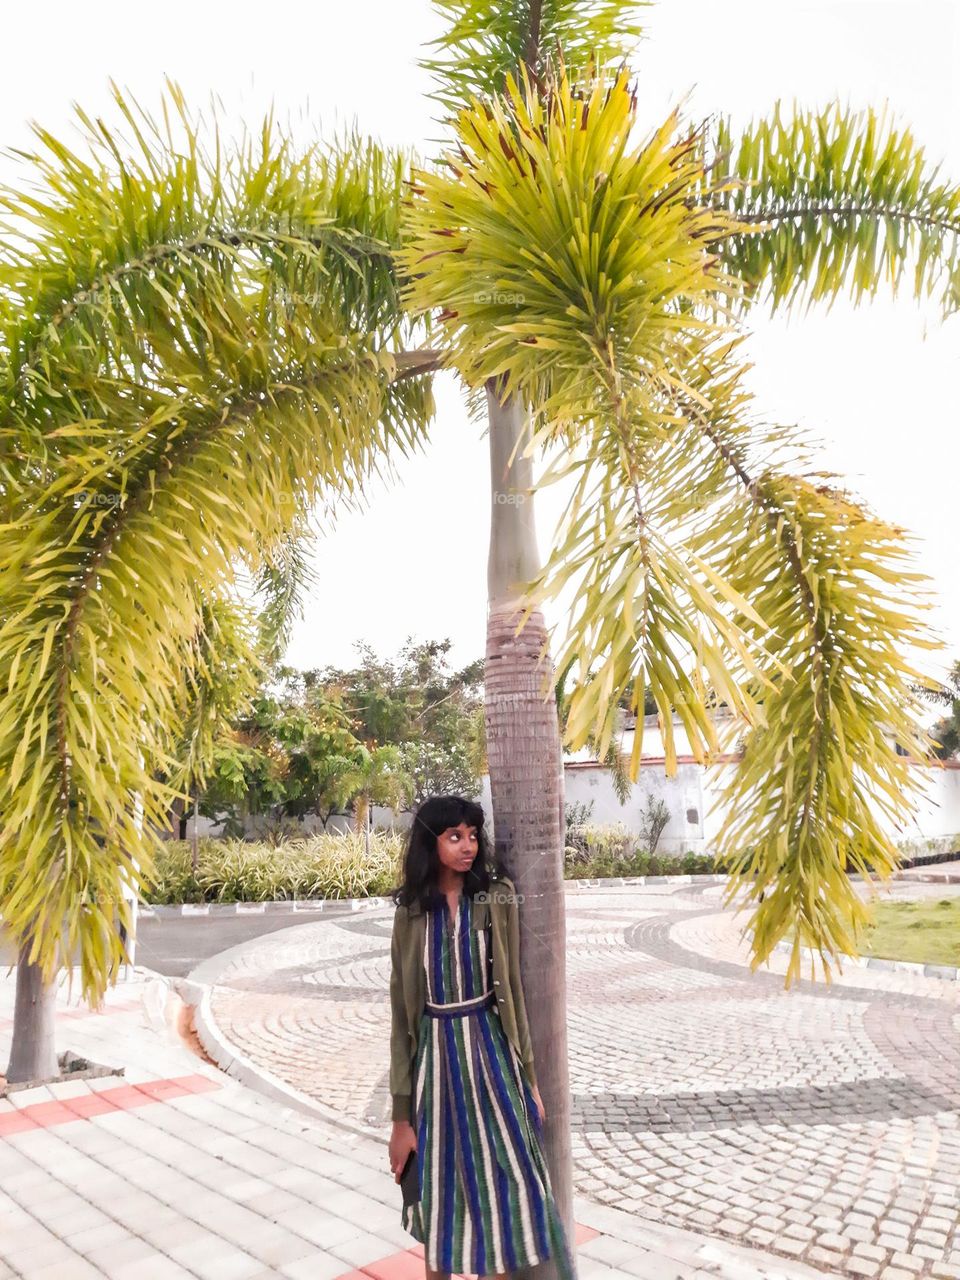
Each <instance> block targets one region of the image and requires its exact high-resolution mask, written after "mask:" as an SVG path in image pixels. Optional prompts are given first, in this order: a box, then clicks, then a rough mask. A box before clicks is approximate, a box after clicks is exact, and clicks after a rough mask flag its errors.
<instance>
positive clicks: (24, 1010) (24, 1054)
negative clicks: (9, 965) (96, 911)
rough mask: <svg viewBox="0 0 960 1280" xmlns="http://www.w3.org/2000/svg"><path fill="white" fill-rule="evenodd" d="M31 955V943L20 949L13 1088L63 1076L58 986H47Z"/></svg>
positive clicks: (9, 1069) (9, 1073) (12, 1052)
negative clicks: (57, 1033)
mask: <svg viewBox="0 0 960 1280" xmlns="http://www.w3.org/2000/svg"><path fill="white" fill-rule="evenodd" d="M29 954H30V942H29V939H28V940H27V941H26V942H25V943H24V944H23V946H22V947H21V948H20V954H19V957H18V961H17V990H16V996H15V1003H14V1009H13V1044H12V1046H11V1049H10V1064H9V1066H8V1067H7V1080H8V1081H9V1083H10V1084H23V1083H24V1082H25V1081H27V1080H53V1079H55V1078H56V1077H57V1076H58V1075H59V1074H60V1063H59V1062H58V1061H57V1048H56V1039H55V1035H54V1022H55V1018H54V1014H55V1010H56V997H57V988H56V984H55V983H50V984H45V983H44V981H43V976H42V973H41V970H40V966H39V965H37V964H31V963H30V961H29V960H28V959H27V956H28V955H29Z"/></svg>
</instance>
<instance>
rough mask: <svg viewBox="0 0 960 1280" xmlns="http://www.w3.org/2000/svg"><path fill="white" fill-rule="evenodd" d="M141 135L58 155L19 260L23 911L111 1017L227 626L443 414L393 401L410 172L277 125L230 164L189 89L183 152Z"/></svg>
mask: <svg viewBox="0 0 960 1280" xmlns="http://www.w3.org/2000/svg"><path fill="white" fill-rule="evenodd" d="M118 108H119V110H120V114H121V116H122V121H123V124H124V126H125V128H126V129H127V130H128V131H129V132H131V133H132V135H133V139H132V141H130V142H128V141H126V140H125V139H124V138H123V137H122V136H121V134H120V133H117V132H115V131H112V130H111V129H109V128H108V127H107V126H106V125H105V124H104V123H103V122H101V121H97V122H96V123H93V122H90V121H86V126H87V139H86V141H87V149H86V151H84V152H83V153H80V152H77V151H72V150H70V149H68V148H67V147H66V146H65V145H64V144H62V143H61V142H59V140H57V139H56V138H54V137H52V136H51V135H50V134H48V133H46V132H45V131H44V130H42V129H38V130H37V136H38V140H39V148H38V150H37V151H36V152H34V153H29V154H26V155H25V156H24V163H25V165H26V166H27V169H28V171H29V172H30V173H31V174H32V175H33V189H32V190H30V191H29V192H28V193H27V194H24V195H18V194H17V193H16V192H15V191H13V190H9V189H8V190H6V191H5V192H4V193H3V196H2V204H3V206H4V208H5V209H6V212H7V216H8V231H9V235H8V237H7V238H6V239H5V241H4V242H3V246H2V251H0V300H2V302H0V349H2V361H0V403H2V406H3V414H2V418H0V503H2V510H3V516H4V519H3V523H2V525H0V617H2V623H0V690H2V693H0V811H2V813H3V831H2V838H0V910H2V914H3V917H4V920H5V923H6V924H7V926H8V928H9V929H10V930H11V931H12V932H13V934H14V935H15V936H27V934H31V935H32V936H33V937H34V938H35V940H36V945H35V954H34V958H35V959H38V960H39V961H40V963H41V964H42V965H43V967H44V969H45V971H46V972H47V974H48V975H49V974H52V972H53V969H54V967H55V965H56V962H57V950H58V944H62V945H63V946H64V947H68V948H70V947H73V946H75V945H79V947H80V950H81V977H82V982H83V986H84V991H85V993H86V994H88V995H90V996H91V997H93V996H95V995H96V994H97V993H99V992H100V991H102V990H103V987H104V985H105V984H106V983H107V982H108V981H109V979H110V977H111V975H112V974H114V973H115V971H116V965H117V964H118V963H119V960H120V959H121V957H122V952H121V951H120V945H119V941H118V938H117V933H116V929H115V915H116V913H117V912H118V911H119V912H120V913H121V915H122V913H123V911H124V908H123V906H122V904H121V896H122V895H121V886H122V883H123V882H124V881H126V882H127V883H129V884H136V883H137V882H138V880H139V881H142V880H144V879H149V876H150V873H151V866H152V857H153V854H152V848H153V845H152V843H151V842H152V839H153V837H152V836H151V835H150V832H151V831H152V830H155V829H161V828H162V827H163V826H164V821H165V812H166V810H167V808H168V806H169V804H170V802H171V800H172V799H173V798H174V797H175V795H176V791H175V789H174V788H173V787H172V786H171V785H170V784H169V783H167V782H163V781H162V780H161V779H162V777H163V776H167V777H170V776H173V775H174V774H175V771H176V765H177V762H176V760H175V759H174V756H173V748H174V744H175V739H176V731H177V728H178V724H179V717H180V716H181V714H182V709H183V708H182V696H181V692H180V691H181V690H182V688H183V686H184V681H185V679H186V675H185V673H187V672H189V671H191V670H194V669H195V663H196V658H197V636H198V635H203V636H205V637H206V638H207V640H208V641H209V643H210V645H215V644H216V636H215V635H214V634H213V633H211V632H209V631H208V630H207V628H206V627H205V625H204V620H203V610H204V607H205V606H206V605H210V604H211V603H212V602H214V601H219V600H226V599H229V598H231V597H232V595H233V594H234V586H235V583H236V581H237V578H236V575H237V573H238V572H239V571H240V570H241V568H244V569H245V570H246V571H247V572H251V573H253V574H256V573H258V572H259V571H260V569H261V567H262V564H263V555H264V548H270V547H276V546H277V545H279V544H280V542H281V541H282V539H283V538H284V536H285V535H286V533H287V531H288V530H289V529H290V527H291V526H295V525H296V523H297V521H298V520H299V519H303V518H305V517H306V514H307V513H308V512H309V510H310V509H311V507H312V506H313V505H314V503H316V502H317V501H318V500H319V499H321V498H329V496H330V495H331V494H338V495H342V496H344V497H345V498H349V497H350V496H351V495H355V494H357V493H358V492H359V491H360V489H361V486H362V484H363V481H364V479H365V478H366V477H367V476H369V474H370V473H371V471H373V470H375V469H376V467H377V466H380V465H383V460H384V458H385V457H387V456H389V454H390V453H391V452H392V451H399V452H401V453H403V452H407V451H409V450H410V449H411V448H413V447H415V446H416V445H417V444H419V443H420V442H421V441H422V439H423V437H424V434H425V431H426V428H427V424H428V421H429V418H430V414H431V412H432V398H431V390H430V385H429V384H430V379H429V377H416V378H410V379H408V380H406V381H405V382H404V383H403V384H402V386H400V387H398V388H396V389H395V390H394V389H392V388H391V379H392V377H393V375H394V373H395V371H396V363H395V360H394V357H393V354H392V349H393V346H394V344H395V343H397V342H398V341H401V342H402V341H403V340H404V339H405V337H406V335H408V334H409V333H410V332H412V329H411V326H410V323H409V322H408V321H407V320H405V318H404V317H403V315H402V313H401V312H400V311H399V309H398V308H397V306H396V285H395V281H394V280H393V278H392V277H391V276H390V275H389V272H388V271H387V268H386V265H385V264H387V263H389V254H390V249H391V245H390V244H389V237H390V236H391V235H393V234H394V232H395V228H396V226H397V217H398V208H399V201H400V196H401V193H402V181H403V178H402V175H403V173H404V172H405V169H404V165H403V164H402V163H401V162H399V161H398V160H397V159H396V157H393V156H390V155H388V154H387V153H383V152H380V151H379V150H378V149H375V148H374V149H372V150H370V151H368V152H367V153H362V154H360V155H358V156H357V157H355V158H354V159H352V160H348V159H347V158H345V157H343V156H342V155H339V154H337V153H333V152H330V151H322V150H321V149H319V148H315V149H312V150H308V151H307V152H305V153H298V152H296V151H295V150H294V148H293V146H292V144H291V143H290V142H289V140H288V139H287V138H285V137H284V136H283V135H282V134H280V133H279V132H278V131H277V130H276V129H275V128H273V126H272V125H270V123H269V122H267V123H266V124H265V126H264V129H263V130H262V131H261V132H260V133H259V134H256V135H252V136H248V137H246V138H245V139H242V140H241V141H240V142H239V143H237V144H236V145H235V146H228V145H227V144H226V142H225V141H224V140H223V139H221V137H220V136H219V133H218V132H217V129H216V127H215V126H213V127H212V128H211V129H210V130H209V134H208V136H206V135H205V136H204V137H202V136H201V131H200V129H199V128H198V126H196V125H195V124H194V122H193V121H192V119H191V118H190V116H189V114H188V113H187V111H186V108H185V106H184V105H183V102H182V99H181V98H180V96H179V94H178V92H177V91H176V89H175V88H171V90H170V93H169V95H168V98H167V100H166V101H165V104H164V122H163V124H162V125H161V124H158V123H155V122H152V121H149V118H148V117H146V116H145V114H144V113H142V112H139V111H138V109H137V108H135V106H134V105H133V104H130V103H128V102H127V101H126V100H124V99H123V98H122V97H120V96H119V95H118ZM365 166H367V168H365ZM365 174H366V177H365V176H364V175H365ZM364 182H366V197H365V201H366V202H365V201H364V195H363V191H364ZM381 235H385V236H387V240H380V238H379V237H380V236H381Z"/></svg>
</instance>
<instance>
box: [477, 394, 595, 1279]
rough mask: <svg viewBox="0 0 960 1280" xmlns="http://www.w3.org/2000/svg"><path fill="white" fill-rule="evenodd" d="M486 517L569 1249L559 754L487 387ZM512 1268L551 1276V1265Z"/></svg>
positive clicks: (533, 564)
mask: <svg viewBox="0 0 960 1280" xmlns="http://www.w3.org/2000/svg"><path fill="white" fill-rule="evenodd" d="M486 390H487V411H488V420H489V427H490V464H491V490H492V493H491V497H492V505H491V516H490V558H489V563H488V596H489V613H488V621H487V653H486V664H485V673H484V679H485V718H486V731H487V756H488V761H489V772H490V790H491V796H492V801H493V813H494V824H495V838H496V850H497V854H498V856H499V857H500V859H501V860H502V861H503V862H504V863H505V865H506V866H507V868H508V869H509V870H510V872H511V874H512V876H513V878H514V880H515V882H516V886H517V892H518V894H520V895H522V897H521V899H520V949H521V963H520V967H521V978H522V981H523V989H524V993H525V996H526V1001H525V1002H526V1007H527V1013H528V1018H529V1022H530V1038H531V1040H532V1042H533V1052H534V1058H535V1060H536V1068H537V1082H538V1084H539V1086H540V1093H541V1096H542V1098H543V1104H544V1107H545V1108H546V1113H547V1119H546V1123H545V1125H544V1146H545V1152H546V1157H547V1165H548V1167H549V1170H550V1180H551V1183H552V1186H553V1193H554V1197H555V1199H556V1202H557V1208H558V1210H559V1213H560V1217H561V1219H562V1220H563V1222H564V1225H565V1227H566V1231H567V1239H568V1241H569V1242H570V1248H571V1252H573V1249H574V1238H575V1237H574V1221H573V1167H572V1161H571V1151H570V1077H569V1069H568V1063H567V1019H566V1004H567V1002H566V918H565V913H564V898H563V760H562V754H561V749H560V732H559V725H558V722H557V710H556V702H555V700H554V698H553V696H552V687H550V688H548V692H547V697H546V698H544V697H543V696H542V694H541V686H542V683H543V681H544V679H545V678H546V673H547V672H550V673H551V674H552V664H551V662H550V657H549V653H548V652H547V634H546V627H545V625H544V620H543V615H542V614H541V613H540V611H539V610H537V611H535V612H534V613H532V614H531V615H530V618H529V619H528V621H527V623H526V625H525V626H524V628H523V631H522V632H521V633H520V635H519V636H517V637H515V636H514V634H513V633H514V631H515V630H516V626H517V623H518V621H519V613H520V611H521V608H522V604H523V600H522V598H521V597H520V596H519V595H518V594H517V593H518V588H519V587H520V585H522V584H523V583H524V582H526V581H529V580H530V579H531V578H533V577H535V576H536V574H537V573H538V572H539V570H540V567H541V566H540V555H539V550H538V547H537V537H536V529H535V525H534V518H533V501H532V496H531V493H530V492H529V490H530V486H531V484H532V480H533V462H532V459H530V458H521V457H519V456H517V457H515V458H514V459H513V462H512V463H511V462H510V455H511V453H512V452H513V449H514V446H515V445H516V444H517V443H518V441H519V442H520V447H521V448H522V447H523V442H524V440H525V439H526V429H527V423H526V414H525V412H524V409H523V406H522V404H520V403H518V402H517V401H516V400H513V399H510V400H508V401H507V402H506V403H505V404H503V405H501V404H500V402H499V399H498V396H497V391H496V388H495V386H494V385H492V384H491V383H488V384H487V389H486ZM517 1274H518V1275H521V1276H523V1275H531V1274H535V1275H536V1276H537V1280H555V1277H556V1274H557V1272H556V1268H555V1266H554V1264H553V1262H552V1261H551V1262H549V1263H543V1264H541V1265H540V1266H539V1267H536V1268H534V1269H532V1270H531V1269H529V1268H528V1269H526V1270H525V1271H522V1272H518V1273H517Z"/></svg>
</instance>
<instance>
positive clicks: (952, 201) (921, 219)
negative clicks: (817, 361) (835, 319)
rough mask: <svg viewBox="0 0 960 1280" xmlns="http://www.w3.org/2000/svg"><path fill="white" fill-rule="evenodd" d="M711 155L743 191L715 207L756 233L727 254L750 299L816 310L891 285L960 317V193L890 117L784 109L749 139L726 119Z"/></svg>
mask: <svg viewBox="0 0 960 1280" xmlns="http://www.w3.org/2000/svg"><path fill="white" fill-rule="evenodd" d="M712 148H713V152H714V154H713V157H712V164H713V165H714V166H715V170H714V177H715V178H726V179H729V180H731V181H732V183H733V184H734V185H730V186H727V187H725V188H724V189H723V190H722V191H720V192H719V193H718V194H719V199H718V201H717V202H718V203H719V204H720V205H721V206H722V207H723V208H724V209H727V210H729V211H730V212H731V213H733V214H735V215H736V216H737V217H738V218H740V219H742V220H744V221H746V222H748V223H750V224H751V230H750V232H749V233H737V234H735V235H733V236H731V237H729V238H725V239H724V240H722V241H721V242H719V243H718V245H717V249H718V251H719V252H720V254H721V255H722V257H723V261H724V263H725V265H726V267H727V269H728V270H729V271H731V272H734V273H736V274H737V275H738V276H740V277H741V279H742V280H743V281H744V282H745V284H746V285H747V286H748V291H749V295H748V296H753V297H754V298H757V299H763V300H764V301H769V302H770V303H771V304H772V305H773V306H774V307H779V306H784V305H790V304H792V303H794V302H796V301H798V300H805V301H806V305H807V308H808V309H809V307H810V305H811V304H812V303H814V302H818V301H820V300H821V299H827V302H828V305H829V304H830V302H832V300H833V298H835V297H836V296H837V294H839V293H849V294H850V295H851V296H852V297H853V298H854V300H855V301H857V302H859V301H860V300H861V299H863V298H864V297H870V296H872V295H873V294H875V293H876V292H877V290H878V289H879V288H881V287H885V286H887V285H889V287H890V288H891V290H892V292H893V293H894V294H896V293H898V292H899V291H900V290H901V289H903V288H906V289H909V290H910V291H912V293H913V294H914V296H915V297H917V298H921V297H924V296H927V295H930V296H933V297H935V298H936V299H937V300H938V302H939V304H940V306H941V308H942V310H943V313H944V315H948V314H950V313H952V312H953V311H955V310H956V309H957V306H958V303H960V185H958V183H957V181H956V180H953V181H951V180H948V179H947V178H946V177H944V176H941V166H940V165H934V164H932V163H931V162H930V161H929V160H928V158H927V155H926V153H925V151H924V148H923V147H922V146H920V145H919V144H918V143H917V141H916V140H915V138H914V137H913V135H912V133H911V132H910V130H909V129H908V128H905V127H898V126H897V125H896V124H895V123H894V122H893V120H892V119H891V118H890V117H889V114H888V112H887V110H886V108H885V109H884V110H883V111H881V112H877V111H875V110H874V109H873V108H867V109H866V110H863V111H852V110H849V109H844V108H842V107H841V106H840V104H839V103H833V104H831V105H829V106H828V107H826V108H825V109H824V110H822V111H801V110H799V109H798V108H797V107H796V106H794V107H793V109H792V111H790V110H788V109H786V108H784V107H783V106H782V105H781V104H780V103H777V104H776V106H775V108H774V110H773V112H772V114H771V115H770V117H769V118H767V119H761V120H757V121H754V122H753V123H751V124H750V125H748V126H747V128H746V129H744V130H743V131H742V132H735V131H734V129H733V127H732V125H731V123H730V121H729V119H727V118H721V119H720V120H719V121H718V122H717V124H716V126H715V130H714V133H713V138H712ZM715 198H716V197H715Z"/></svg>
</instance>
